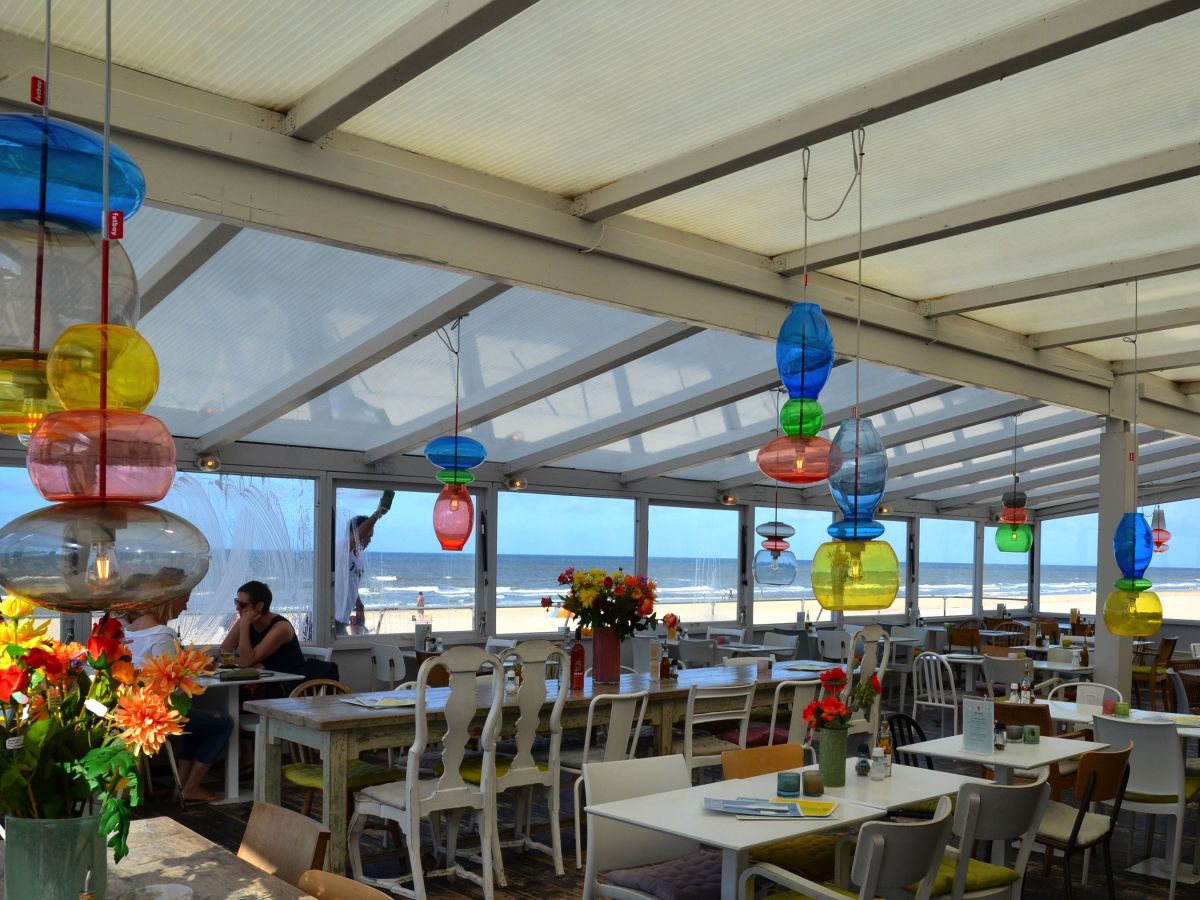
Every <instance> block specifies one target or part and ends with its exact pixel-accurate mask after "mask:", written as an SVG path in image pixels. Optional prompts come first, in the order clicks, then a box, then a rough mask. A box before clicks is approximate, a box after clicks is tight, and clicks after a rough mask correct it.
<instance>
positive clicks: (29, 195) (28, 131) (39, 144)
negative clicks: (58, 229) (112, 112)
mask: <svg viewBox="0 0 1200 900" xmlns="http://www.w3.org/2000/svg"><path fill="white" fill-rule="evenodd" d="M43 145H44V146H45V150H46V218H47V219H48V220H49V221H52V222H65V223H67V224H69V225H73V226H75V227H76V228H86V229H88V230H90V231H99V230H100V216H101V214H102V212H103V209H104V198H103V196H102V194H101V183H102V181H103V178H102V176H103V171H102V166H103V160H104V139H103V138H102V137H101V136H100V135H99V134H97V133H96V132H94V131H91V130H89V129H87V128H81V127H80V126H78V125H73V124H71V123H70V122H63V121H61V120H59V119H43V118H42V117H41V116H31V115H3V116H0V197H3V201H2V203H0V205H2V206H3V208H4V209H3V215H4V216H6V217H12V218H33V219H36V218H38V214H39V212H38V204H39V194H40V186H41V180H42V149H43ZM109 151H110V152H109V165H108V179H109V186H108V194H109V209H114V210H120V211H121V212H123V213H124V214H125V218H129V217H130V216H132V215H133V214H134V213H136V212H137V211H138V210H139V209H140V208H141V205H142V201H143V200H145V199H146V179H145V178H143V177H142V170H141V169H139V168H138V166H137V163H135V162H134V161H133V159H132V158H131V157H130V156H129V154H127V153H126V152H125V151H124V150H122V149H121V148H120V147H118V146H116V145H115V144H113V145H112V146H111V147H110V148H109Z"/></svg>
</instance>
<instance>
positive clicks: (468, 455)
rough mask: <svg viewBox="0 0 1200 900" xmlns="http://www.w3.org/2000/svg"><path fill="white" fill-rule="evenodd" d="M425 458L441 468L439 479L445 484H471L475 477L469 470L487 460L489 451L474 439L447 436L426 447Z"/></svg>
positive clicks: (452, 435) (458, 435) (459, 435)
mask: <svg viewBox="0 0 1200 900" xmlns="http://www.w3.org/2000/svg"><path fill="white" fill-rule="evenodd" d="M425 458H426V459H428V460H429V461H430V462H431V463H433V464H434V465H435V466H438V467H440V468H441V471H440V472H438V474H437V477H438V480H439V481H441V482H442V483H443V484H470V483H471V482H472V481H474V480H475V476H474V475H472V474H471V473H470V472H469V471H467V470H468V469H473V468H475V467H476V466H477V465H479V464H480V463H481V462H483V461H484V460H485V459H487V449H486V448H485V447H484V446H483V444H481V443H479V441H477V440H475V439H474V438H469V437H463V436H462V435H461V434H447V435H443V436H442V437H439V438H434V439H433V440H432V441H430V442H429V443H428V444H426V445H425Z"/></svg>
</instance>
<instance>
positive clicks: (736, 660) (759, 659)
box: [721, 655, 775, 669]
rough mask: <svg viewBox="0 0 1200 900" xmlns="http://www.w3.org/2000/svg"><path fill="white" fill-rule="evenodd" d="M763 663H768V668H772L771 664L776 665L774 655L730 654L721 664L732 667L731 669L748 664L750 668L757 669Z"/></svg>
mask: <svg viewBox="0 0 1200 900" xmlns="http://www.w3.org/2000/svg"><path fill="white" fill-rule="evenodd" d="M763 663H766V664H767V668H768V669H770V668H771V666H773V665H775V657H774V655H771V656H730V657H727V658H726V659H723V660H721V665H722V666H725V667H726V668H730V669H733V668H737V667H739V666H748V667H750V668H753V669H757V668H758V667H759V666H760V665H762V664H763Z"/></svg>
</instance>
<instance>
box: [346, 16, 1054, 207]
mask: <svg viewBox="0 0 1200 900" xmlns="http://www.w3.org/2000/svg"><path fill="white" fill-rule="evenodd" d="M1063 5H1065V2H1057V0H1053V2H1052V0H1013V2H1009V3H989V2H986V0H971V2H960V3H954V4H935V5H929V4H924V5H922V4H912V3H905V2H903V0H888V2H881V0H850V2H843V3H838V4H830V3H825V2H822V0H758V2H756V3H754V4H753V5H752V6H751V7H747V5H746V4H741V3H712V2H709V3H704V4H700V5H699V7H698V5H697V4H696V3H695V0H656V2H654V3H645V2H642V0H606V2H604V3H579V2H575V0H542V2H541V3H538V4H537V5H535V6H533V7H532V8H530V9H529V10H526V11H525V12H523V13H522V14H521V15H519V16H517V17H516V18H514V19H513V20H512V21H510V22H508V23H506V24H504V25H502V26H500V27H499V28H497V29H496V30H495V31H493V32H492V33H491V34H488V35H486V36H484V37H483V38H481V39H480V40H478V41H477V42H475V43H474V44H473V45H472V46H471V47H470V48H468V49H467V50H466V51H464V52H461V53H458V54H456V55H454V56H452V57H451V58H450V59H448V60H446V61H445V62H443V63H442V64H441V65H439V66H437V67H436V68H434V69H432V70H431V71H429V72H426V73H424V74H423V75H421V76H420V77H419V78H417V79H415V80H414V81H412V82H410V83H409V84H407V85H405V86H403V87H402V88H400V89H399V90H398V91H396V92H395V93H393V94H392V95H391V96H389V97H387V98H385V99H384V100H382V101H380V102H379V103H377V104H375V105H374V106H373V107H371V108H370V109H369V110H366V111H365V112H363V113H361V114H360V115H358V116H357V117H355V118H354V119H352V120H350V121H349V122H348V123H346V125H345V126H344V128H345V130H347V131H351V132H353V133H355V134H360V135H363V136H365V137H369V138H374V139H376V140H379V141H383V142H385V143H389V144H393V145H395V146H399V147H404V148H405V149H408V150H412V151H415V152H418V153H421V154H425V155H429V156H433V157H436V158H438V159H444V160H449V161H451V162H455V163H458V164H460V165H463V166H466V167H468V168H471V169H475V170H478V171H482V172H488V173H490V174H494V175H500V176H503V177H505V178H508V179H511V180H513V181H517V182H521V183H523V184H528V185H532V186H535V187H540V188H542V189H544V190H548V191H552V192H555V193H561V194H577V193H580V192H582V191H586V190H589V189H591V188H593V187H596V186H597V185H602V184H606V183H608V182H611V181H613V180H615V179H617V178H619V177H621V176H622V175H625V174H628V173H631V172H635V171H638V170H640V169H643V168H645V167H647V166H651V165H654V164H655V163H658V162H661V161H663V160H667V159H671V158H673V157H675V156H678V155H679V154H681V153H684V152H686V151H688V150H692V149H694V148H695V147H700V146H703V145H705V144H707V143H709V142H711V141H714V140H718V139H720V138H722V137H725V136H727V135H731V134H734V133H737V132H739V131H742V130H744V129H746V128H749V127H752V126H755V125H759V124H761V123H763V122H766V121H769V120H771V119H772V118H774V117H776V116H779V115H781V114H784V113H786V112H789V111H791V110H792V109H796V108H800V107H804V106H806V105H808V104H811V103H813V102H815V101H817V100H819V99H822V98H824V97H829V96H832V95H834V94H837V93H840V92H842V91H844V90H847V89H849V88H851V87H853V86H855V85H857V84H859V83H860V82H862V81H866V80H869V79H872V78H877V77H881V76H884V75H886V74H888V73H890V72H893V71H896V70H898V69H902V68H904V67H906V66H909V65H911V64H913V63H915V62H917V61H919V60H922V59H925V58H927V57H930V56H935V55H937V54H939V53H942V52H946V51H949V50H952V49H953V48H955V47H958V46H961V45H962V44H964V43H968V42H970V41H972V40H975V39H977V38H979V37H983V36H985V35H987V34H989V33H992V32H995V31H998V30H1002V29H1004V28H1007V27H1010V26H1012V25H1014V24H1017V23H1020V22H1023V21H1027V20H1030V19H1034V18H1036V17H1038V16H1039V15H1042V14H1044V13H1045V12H1047V11H1048V10H1052V9H1054V8H1056V7H1060V6H1063ZM766 23H769V26H768V27H764V26H765V25H766ZM847 35H853V37H854V42H853V48H852V49H851V48H850V47H849V46H848V45H847V41H846V37H847Z"/></svg>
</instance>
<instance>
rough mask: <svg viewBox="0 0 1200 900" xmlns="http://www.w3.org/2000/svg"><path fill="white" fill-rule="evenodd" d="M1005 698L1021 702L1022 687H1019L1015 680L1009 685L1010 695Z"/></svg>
mask: <svg viewBox="0 0 1200 900" xmlns="http://www.w3.org/2000/svg"><path fill="white" fill-rule="evenodd" d="M1004 699H1006V700H1007V701H1008V702H1009V703H1020V702H1021V689H1020V688H1019V687H1017V683H1016V682H1015V681H1014V682H1013V683H1012V684H1010V685H1009V686H1008V696H1007V697H1005V698H1004Z"/></svg>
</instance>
